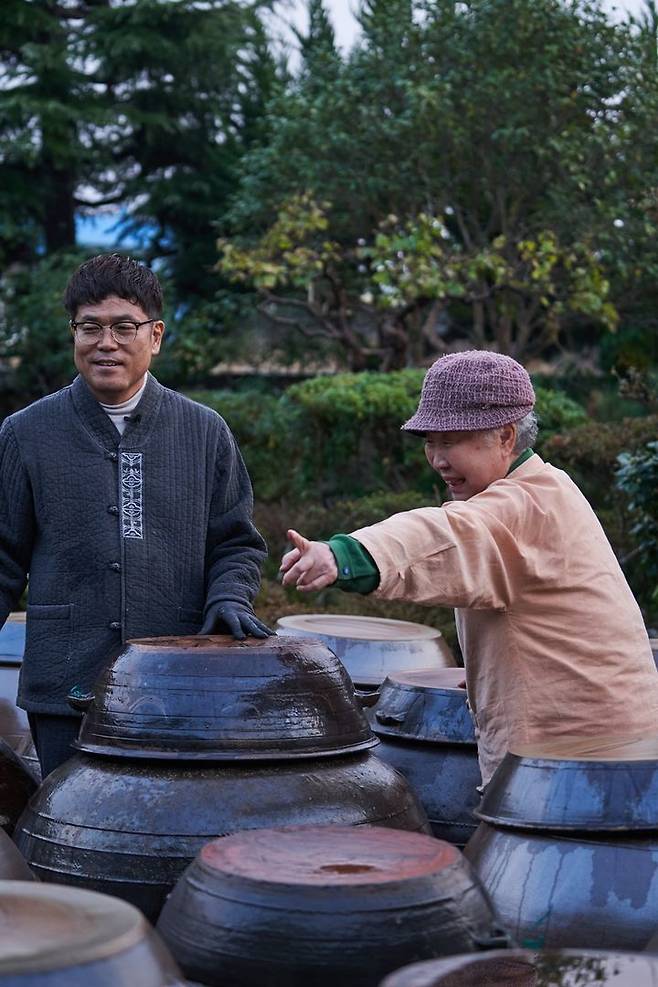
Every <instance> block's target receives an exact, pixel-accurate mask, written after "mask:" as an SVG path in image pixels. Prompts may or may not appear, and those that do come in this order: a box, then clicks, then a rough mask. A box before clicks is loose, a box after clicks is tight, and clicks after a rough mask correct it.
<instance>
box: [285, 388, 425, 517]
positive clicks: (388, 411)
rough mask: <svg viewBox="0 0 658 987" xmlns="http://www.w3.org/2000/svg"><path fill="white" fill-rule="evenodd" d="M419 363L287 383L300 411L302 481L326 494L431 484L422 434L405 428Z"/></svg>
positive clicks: (362, 493) (289, 395)
mask: <svg viewBox="0 0 658 987" xmlns="http://www.w3.org/2000/svg"><path fill="white" fill-rule="evenodd" d="M423 376H424V373H423V371H422V370H398V371H393V372H391V373H387V374H383V373H375V372H367V373H360V374H337V375H336V376H332V377H315V378H313V379H311V380H307V381H304V382H303V383H301V384H294V385H293V386H292V387H290V388H288V390H287V392H286V398H287V399H288V400H289V401H290V402H291V403H292V404H293V406H295V407H297V408H298V409H299V410H300V412H301V413H302V416H303V423H304V427H303V433H302V434H300V435H299V440H300V442H301V449H302V464H303V465H302V478H301V481H302V485H303V487H304V489H305V490H307V491H308V492H309V493H311V492H312V491H315V492H316V493H317V495H318V496H320V497H321V498H322V499H323V500H331V499H332V498H334V497H345V496H365V495H367V494H369V493H373V492H375V491H378V490H380V491H381V490H394V491H395V490H397V491H401V490H405V489H407V488H409V487H412V488H416V489H421V490H425V491H427V492H431V489H432V484H433V482H434V481H433V480H432V479H431V474H430V472H429V469H428V466H427V463H426V461H425V456H424V453H423V448H422V441H421V440H420V439H418V438H417V437H415V436H410V435H407V434H406V433H404V432H402V431H401V430H400V429H401V426H402V424H403V423H404V422H405V421H406V420H407V419H408V418H410V417H411V415H412V414H413V413H414V411H415V410H416V406H417V404H418V396H419V394H420V389H421V386H422V382H423Z"/></svg>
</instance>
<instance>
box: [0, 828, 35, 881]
mask: <svg viewBox="0 0 658 987" xmlns="http://www.w3.org/2000/svg"><path fill="white" fill-rule="evenodd" d="M33 880H34V874H33V873H32V871H31V870H30V868H29V867H28V865H27V861H26V860H25V858H24V857H23V855H22V854H21V853H20V852H19V851H18V850H17V848H16V846H15V845H14V844H13V843H12V841H11V840H10V839H9V837H8V836H7V834H6V833H5V832H4V831H3V830H1V829H0V881H33Z"/></svg>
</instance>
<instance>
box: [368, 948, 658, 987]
mask: <svg viewBox="0 0 658 987" xmlns="http://www.w3.org/2000/svg"><path fill="white" fill-rule="evenodd" d="M657 975H658V957H655V956H647V955H646V954H633V953H604V952H595V951H594V950H575V949H563V950H555V951H554V952H545V953H543V952H526V951H525V950H520V949H514V950H499V951H497V952H490V953H482V954H480V955H479V956H453V957H451V958H450V959H443V960H428V961H426V962H424V963H412V964H411V965H410V966H407V967H404V968H403V969H401V970H396V971H395V973H392V974H390V975H389V976H388V977H386V978H385V979H384V980H382V981H381V984H380V987H578V985H582V987H584V985H585V984H592V985H593V984H597V987H654V984H655V983H656V977H657Z"/></svg>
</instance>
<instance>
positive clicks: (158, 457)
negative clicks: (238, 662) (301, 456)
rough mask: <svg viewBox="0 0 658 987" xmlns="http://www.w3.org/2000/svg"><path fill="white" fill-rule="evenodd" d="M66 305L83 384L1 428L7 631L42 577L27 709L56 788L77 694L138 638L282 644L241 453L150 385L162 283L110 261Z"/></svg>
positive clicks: (83, 271)
mask: <svg viewBox="0 0 658 987" xmlns="http://www.w3.org/2000/svg"><path fill="white" fill-rule="evenodd" d="M64 301H65V306H66V309H67V311H68V313H69V315H70V318H71V323H70V327H71V332H72V335H73V357H74V361H75V365H76V367H77V369H78V371H79V376H77V377H76V378H75V380H74V381H73V383H72V384H71V385H70V386H69V387H65V388H63V389H62V390H60V391H58V392H57V393H55V394H52V395H50V396H48V397H45V398H43V399H42V400H40V401H37V402H36V403H34V404H32V405H30V406H29V407H27V408H25V409H24V410H22V411H20V412H18V413H16V414H14V415H11V416H10V417H9V418H7V419H6V421H5V422H4V423H3V426H2V429H1V430H0V626H2V624H3V623H4V621H5V620H6V618H7V615H8V614H9V612H10V611H11V610H12V609H14V608H15V606H16V604H17V603H18V600H19V598H20V596H21V593H22V592H23V589H24V587H25V585H26V581H27V577H28V574H29V594H28V605H27V631H26V645H25V656H24V659H23V666H22V670H21V677H20V684H19V693H18V703H19V705H21V706H22V707H23V708H24V709H26V710H27V711H28V715H29V719H30V725H31V728H32V734H33V737H34V741H35V746H36V749H37V753H38V755H39V760H40V762H41V766H42V771H43V774H44V775H46V774H47V773H48V772H49V771H51V770H52V769H53V768H54V767H56V766H57V765H58V764H59V763H61V761H63V760H65V759H66V758H67V757H69V756H70V754H71V750H70V743H71V741H72V740H73V739H75V736H76V733H77V730H78V727H79V718H78V717H77V716H75V715H73V711H72V709H71V708H70V706H69V705H68V704H67V694H68V693H69V691H70V690H71V689H75V690H78V692H82V693H84V692H88V691H89V690H91V689H92V687H93V685H94V681H95V679H96V678H97V676H98V674H99V672H100V670H101V669H102V668H103V666H104V665H105V664H106V663H107V661H108V660H109V659H110V657H111V656H113V655H115V654H116V653H117V652H118V651H119V650H120V649H121V646H122V644H123V642H125V641H126V640H127V639H128V638H139V637H147V636H160V635H180V634H194V633H199V632H200V633H211V632H214V631H217V632H220V633H226V632H227V631H228V632H229V633H231V634H233V636H234V637H237V638H244V637H245V636H246V635H248V634H253V635H255V636H257V637H263V636H266V635H267V634H268V633H270V632H269V631H268V629H267V628H266V627H265V625H264V624H262V623H261V622H260V621H259V620H258V619H257V618H256V617H255V616H254V613H253V609H252V601H253V599H254V596H255V595H256V592H257V591H258V587H259V582H260V564H261V562H262V560H263V558H264V556H265V544H264V542H263V539H262V538H261V536H260V535H259V533H258V532H257V530H256V529H255V527H254V525H253V521H252V507H253V499H252V491H251V484H250V481H249V477H248V475H247V472H246V469H245V466H244V463H243V461H242V458H241V456H240V452H239V450H238V448H237V445H236V443H235V440H234V439H233V436H232V435H231V432H230V431H229V429H228V427H227V426H226V424H225V422H224V421H223V420H222V419H221V418H220V417H219V415H217V414H216V413H215V412H213V411H211V410H210V409H208V408H205V407H202V406H201V405H198V404H195V403H194V402H192V401H190V400H188V399H186V398H184V397H182V396H181V395H179V394H176V393H175V392H174V391H171V390H169V389H167V388H165V387H162V386H161V385H160V384H159V383H158V382H157V381H156V380H155V378H154V377H152V376H151V374H150V373H149V367H150V365H151V360H152V359H153V357H154V356H155V355H156V354H157V353H158V352H159V350H160V346H161V343H162V337H163V333H164V328H165V327H164V322H163V321H162V293H161V289H160V285H159V283H158V280H157V278H156V277H155V275H154V274H153V273H152V271H150V270H149V269H148V268H147V267H145V266H144V265H142V264H138V263H137V262H135V261H134V260H131V259H130V258H127V257H122V256H120V255H119V254H112V255H101V256H98V257H94V258H92V259H91V260H89V261H87V262H86V263H84V264H82V265H81V267H80V268H79V269H78V270H77V271H76V272H75V274H74V275H73V276H72V278H71V280H70V281H69V284H68V286H67V289H66V293H65V300H64Z"/></svg>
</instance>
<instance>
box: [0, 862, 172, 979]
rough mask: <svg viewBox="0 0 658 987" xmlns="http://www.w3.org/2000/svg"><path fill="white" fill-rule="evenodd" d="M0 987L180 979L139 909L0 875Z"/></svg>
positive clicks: (98, 896)
mask: <svg viewBox="0 0 658 987" xmlns="http://www.w3.org/2000/svg"><path fill="white" fill-rule="evenodd" d="M0 901H2V922H1V925H2V935H0V987H138V985H139V987H183V985H184V984H185V981H184V980H183V978H182V976H181V973H180V970H179V969H178V967H177V966H176V964H175V963H174V961H173V959H172V957H171V956H170V954H169V952H168V950H167V949H166V947H165V946H164V945H163V943H162V941H161V940H160V938H159V937H158V936H157V935H156V934H155V933H154V931H153V930H152V929H151V927H150V926H149V924H148V922H147V921H146V919H145V918H144V916H143V915H142V914H141V913H140V912H139V911H137V909H136V908H133V907H132V906H131V905H128V904H126V903H125V902H123V901H118V900H117V899H116V898H111V897H109V896H108V895H101V894H97V893H95V892H92V891H83V890H80V889H78V888H67V887H63V886H62V885H55V884H50V885H47V884H36V883H35V884H28V883H25V882H23V881H0Z"/></svg>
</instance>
